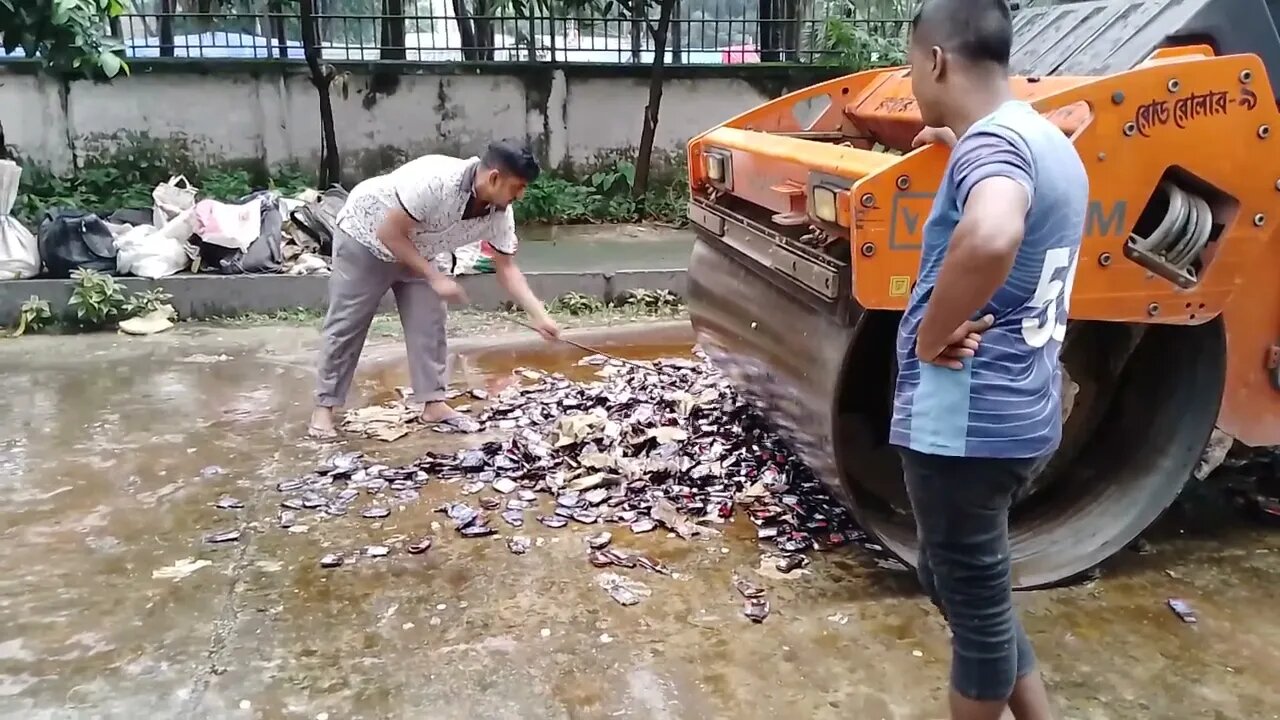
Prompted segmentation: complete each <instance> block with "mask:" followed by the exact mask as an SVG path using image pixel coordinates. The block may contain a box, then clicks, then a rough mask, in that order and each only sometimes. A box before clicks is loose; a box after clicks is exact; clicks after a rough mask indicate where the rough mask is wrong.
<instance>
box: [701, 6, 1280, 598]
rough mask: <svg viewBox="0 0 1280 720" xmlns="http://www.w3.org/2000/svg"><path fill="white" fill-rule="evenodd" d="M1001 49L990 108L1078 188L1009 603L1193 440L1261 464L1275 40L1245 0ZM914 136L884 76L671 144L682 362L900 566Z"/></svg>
mask: <svg viewBox="0 0 1280 720" xmlns="http://www.w3.org/2000/svg"><path fill="white" fill-rule="evenodd" d="M1275 5H1276V6H1277V8H1278V9H1280V3H1275ZM1014 36H1015V41H1014V52H1013V60H1012V67H1011V71H1012V73H1013V75H1014V77H1013V79H1012V80H1011V85H1012V90H1013V93H1014V95H1015V96H1016V97H1017V98H1019V99H1021V100H1024V101H1026V102H1028V103H1030V104H1031V105H1032V106H1033V107H1035V108H1036V109H1037V110H1038V111H1039V112H1041V113H1042V114H1044V115H1045V116H1046V117H1047V118H1049V119H1050V120H1051V121H1052V122H1053V123H1055V124H1056V125H1057V126H1058V127H1060V128H1061V129H1062V132H1063V133H1065V134H1066V135H1067V136H1068V137H1069V138H1070V139H1071V141H1072V142H1073V143H1074V144H1075V146H1076V148H1077V149H1078V151H1079V153H1080V157H1081V158H1082V159H1083V161H1084V164H1085V167H1086V168H1087V170H1088V173H1089V184H1090V203H1089V210H1088V218H1087V223H1086V229H1085V237H1084V240H1083V246H1082V249H1081V255H1080V258H1081V259H1080V261H1079V266H1078V269H1077V274H1076V277H1075V282H1074V289H1073V292H1072V294H1071V301H1070V312H1069V319H1068V321H1067V322H1066V327H1065V340H1064V344H1063V350H1062V356H1061V358H1062V365H1063V369H1064V371H1065V372H1064V373H1063V377H1064V383H1063V384H1064V387H1063V393H1064V403H1063V415H1064V430H1063V441H1062V444H1061V446H1060V447H1059V449H1058V450H1057V452H1056V454H1055V455H1054V457H1053V458H1052V460H1051V461H1050V462H1049V463H1048V464H1047V465H1046V466H1045V467H1044V469H1043V471H1042V472H1041V473H1040V474H1039V476H1038V477H1037V478H1036V479H1035V480H1034V481H1033V482H1032V483H1031V484H1030V485H1029V486H1028V487H1027V488H1026V489H1025V491H1024V492H1023V493H1022V494H1021V496H1020V497H1019V498H1018V499H1017V502H1016V504H1015V506H1014V509H1013V511H1012V516H1011V525H1010V535H1011V539H1012V542H1013V546H1012V552H1013V567H1014V581H1015V585H1016V586H1017V587H1019V588H1032V587H1040V586H1045V585H1051V584H1055V583H1059V582H1061V581H1064V580H1067V579H1069V578H1072V577H1074V576H1076V575H1078V574H1079V573H1081V572H1084V571H1087V570H1089V569H1090V568H1092V567H1093V566H1095V565H1096V564H1098V563H1099V562H1101V561H1102V560H1104V559H1106V558H1107V557H1109V556H1110V555H1112V554H1113V553H1115V552H1117V551H1118V550H1120V549H1121V548H1123V547H1124V546H1125V545H1127V544H1128V543H1129V542H1131V541H1132V540H1133V539H1134V538H1135V537H1136V536H1137V535H1138V534H1139V533H1140V532H1142V531H1143V530H1144V529H1145V528H1146V527H1147V526H1148V525H1150V524H1151V523H1152V522H1153V521H1155V520H1156V518H1157V517H1158V516H1159V515H1160V514H1161V513H1162V512H1163V511H1164V510H1165V509H1166V508H1168V507H1169V505H1170V504H1171V503H1172V502H1173V501H1174V499H1175V498H1176V497H1177V496H1178V494H1179V492H1180V491H1181V490H1182V488H1183V487H1184V485H1185V484H1186V483H1187V481H1188V479H1189V478H1190V477H1191V475H1192V473H1193V471H1194V470H1195V469H1196V466H1197V464H1198V463H1199V462H1200V460H1201V458H1202V455H1203V454H1204V452H1205V449H1206V446H1207V445H1208V443H1209V439H1210V437H1211V436H1212V435H1213V434H1214V432H1215V429H1216V430H1217V431H1218V436H1219V437H1223V438H1228V439H1229V440H1234V441H1236V442H1239V443H1242V444H1244V445H1247V446H1270V445H1278V444H1280V281H1278V280H1277V276H1278V275H1280V237H1278V234H1277V230H1278V229H1280V147H1278V146H1277V143H1280V114H1278V113H1277V106H1276V95H1277V86H1276V83H1277V82H1280V69H1278V68H1280V35H1277V31H1276V24H1275V20H1274V18H1273V17H1272V14H1271V12H1270V9H1269V3H1268V2H1265V1H1264V0H1138V1H1124V2H1118V1H1099V2H1079V3H1071V4H1066V5H1057V6H1052V7H1045V8H1034V9H1028V10H1023V11H1019V12H1017V13H1016V14H1015V17H1014ZM1269 70H1275V72H1269ZM922 126H923V125H922V122H921V119H920V114H919V112H918V109H917V107H916V102H915V99H914V98H913V96H912V92H911V78H910V76H909V72H908V70H907V68H905V67H902V68H888V69H881V70H872V71H867V72H860V73H855V74H852V75H847V76H845V77H841V78H837V79H834V80H830V81H828V82H824V83H821V84H819V85H815V86H813V87H810V88H807V89H804V90H801V91H798V92H794V93H791V94H789V95H786V96H784V97H781V98H778V99H777V100H774V101H771V102H769V103H766V104H764V105H762V106H760V107H757V108H755V109H753V110H750V111H748V112H746V113H743V114H742V115H739V116H738V117H735V118H733V119H731V120H729V121H728V122H726V123H724V124H723V125H720V126H718V127H716V128H714V129H712V130H709V131H708V132H706V133H703V134H702V135H699V136H697V137H696V138H694V139H693V140H691V141H690V143H689V147H688V152H689V175H690V178H689V179H690V188H691V196H690V202H689V210H688V212H689V219H690V221H691V223H692V226H693V227H694V228H695V229H696V231H697V234H698V239H697V242H696V243H695V246H694V250H693V253H692V256H691V258H690V266H689V290H688V293H689V307H690V313H691V319H692V324H693V326H694V330H695V332H696V335H697V338H698V341H699V343H700V345H701V347H702V348H703V350H704V351H705V352H706V353H707V354H708V356H710V358H711V359H712V360H713V362H715V363H716V364H717V365H718V366H719V367H720V368H721V370H722V371H723V372H725V373H726V375H728V376H729V377H730V378H731V379H732V380H733V382H734V383H735V384H736V385H737V387H738V388H739V389H740V390H741V391H742V392H743V393H744V394H745V395H746V396H747V397H749V398H750V399H751V400H752V401H753V402H755V403H756V404H757V405H759V406H760V407H761V408H762V409H763V410H764V411H765V412H766V414H767V415H768V416H769V417H770V418H771V419H772V420H773V421H774V423H775V425H776V426H777V429H778V431H779V432H780V433H781V434H782V435H783V436H784V437H785V438H786V439H787V440H788V441H789V442H790V443H791V445H792V446H793V448H794V449H795V450H796V452H797V453H799V454H800V455H801V456H802V457H803V458H804V460H805V461H806V462H807V463H808V464H809V465H810V466H811V467H812V468H813V470H814V471H815V472H816V473H817V474H818V475H819V476H820V477H821V478H822V479H823V481H824V482H825V483H826V484H827V485H828V486H829V487H830V488H831V490H832V491H833V492H834V493H835V494H836V496H837V497H838V498H840V499H841V501H842V502H844V503H845V504H846V505H847V506H848V507H850V508H851V509H852V510H853V512H854V514H855V515H856V517H857V518H858V520H859V521H860V522H861V524H862V526H863V528H864V529H865V530H867V531H868V532H870V533H872V534H874V535H875V536H877V537H878V538H879V539H880V540H881V541H882V542H883V543H884V544H885V545H886V546H887V547H889V548H891V549H892V550H893V551H894V552H895V553H897V554H898V555H899V556H901V557H902V558H903V559H904V560H906V561H908V562H913V561H914V559H915V555H916V544H915V529H914V526H913V524H912V520H911V514H910V507H909V505H908V502H907V497H906V492H905V489H904V486H903V483H902V471H901V467H900V465H899V461H898V456H897V453H896V451H895V450H894V448H892V447H891V446H890V445H889V444H888V437H889V423H890V417H891V412H892V403H893V388H894V378H895V372H896V369H895V359H894V343H895V335H896V332H897V326H898V321H899V318H900V315H901V312H902V310H903V309H904V308H905V306H906V302H907V298H908V295H909V294H910V292H911V288H912V286H913V283H914V280H915V275H916V272H917V267H918V263H919V250H920V245H921V229H922V226H923V224H924V220H925V219H926V217H927V216H928V214H929V210H930V204H931V202H932V198H933V194H934V192H935V191H936V189H937V186H938V183H939V180H940V178H941V176H942V174H943V170H944V167H945V165H946V162H947V157H948V155H947V153H948V150H947V149H946V148H944V147H940V146H926V147H922V148H919V149H913V148H912V147H911V142H912V139H913V138H914V137H915V135H916V133H917V132H918V131H919V130H920V129H921V128H922ZM1273 135H1274V137H1273ZM1056 315H1057V313H1048V316H1049V317H1055V316H1056Z"/></svg>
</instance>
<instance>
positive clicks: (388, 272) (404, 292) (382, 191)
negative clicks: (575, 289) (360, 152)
mask: <svg viewBox="0 0 1280 720" xmlns="http://www.w3.org/2000/svg"><path fill="white" fill-rule="evenodd" d="M538 173H539V168H538V162H537V160H535V159H534V157H533V155H532V154H531V153H530V152H529V151H528V150H527V149H525V148H521V147H516V146H514V145H511V144H509V143H506V142H497V143H493V144H491V145H490V146H489V148H488V150H486V151H485V154H484V157H483V158H474V157H473V158H471V159H468V160H462V159H458V158H453V157H448V156H445V155H425V156H423V157H420V158H418V159H416V160H413V161H411V162H408V163H406V164H404V165H402V166H400V167H399V168H397V169H396V170H394V171H392V172H390V173H388V174H386V175H380V176H378V177H375V178H370V179H368V180H365V181H364V182H362V183H360V184H359V185H356V187H355V189H354V190H352V191H351V195H350V196H349V197H348V198H347V202H346V204H345V205H344V206H343V207H342V210H341V211H340V212H339V213H338V218H337V225H338V232H337V233H335V236H334V240H333V272H332V275H331V276H330V278H329V311H328V313H327V314H326V315H325V319H324V330H323V334H324V340H323V345H322V347H321V351H320V366H319V370H318V372H317V375H318V377H317V382H316V407H315V410H314V411H313V412H312V414H311V424H310V427H309V428H308V432H309V434H310V435H311V436H312V437H319V438H328V437H333V436H334V435H335V434H336V428H335V424H334V408H335V407H338V406H340V405H342V404H343V403H344V402H345V401H346V398H347V391H348V389H349V388H350V387H351V379H352V377H353V376H354V375H355V370H356V362H357V361H358V360H359V359H360V351H361V350H362V349H363V348H364V341H365V337H366V336H367V335H368V333H369V325H370V324H371V323H372V322H373V317H374V314H375V313H376V312H377V310H378V304H379V302H381V300H382V297H383V296H384V295H385V294H386V292H387V290H391V291H392V292H393V293H394V294H395V298H396V309H397V310H398V311H399V313H400V323H401V325H402V326H403V327H404V340H405V346H406V348H407V349H408V351H409V377H410V379H411V380H412V382H413V395H414V397H415V398H416V399H418V400H421V401H423V402H425V405H424V406H423V409H422V421H423V422H425V423H428V424H435V425H443V426H446V427H448V428H449V429H452V430H457V431H461V432H474V431H475V430H477V429H478V425H477V424H476V422H475V421H474V420H472V419H471V418H468V417H466V416H465V415H463V414H461V413H459V412H457V411H456V410H454V409H453V408H451V407H449V405H448V404H447V403H445V401H444V398H445V384H446V372H447V365H446V363H447V361H448V347H447V344H446V337H445V301H449V302H456V303H465V302H466V301H467V298H466V294H465V293H464V292H463V291H462V287H461V286H459V285H458V283H457V282H455V281H454V280H453V279H452V278H450V277H449V276H448V275H445V274H444V273H443V272H441V271H440V270H439V269H437V268H436V267H435V265H434V263H432V261H431V258H433V257H435V256H436V255H438V254H440V253H443V252H448V251H451V250H454V249H456V248H459V247H462V246H463V245H468V244H470V243H473V242H476V241H478V240H479V241H483V246H484V248H485V250H487V251H490V252H491V253H492V254H493V255H494V259H493V265H494V273H495V274H496V276H497V279H498V284H500V285H502V287H503V289H505V290H506V291H507V293H508V294H510V295H511V297H512V299H514V300H515V301H516V303H517V304H519V305H520V307H522V308H524V311H525V312H526V313H528V314H529V317H530V320H531V321H532V325H533V327H534V328H536V329H537V330H538V332H539V333H541V334H542V336H543V337H545V338H546V339H547V340H554V339H556V338H558V337H559V336H560V329H559V328H558V327H556V323H555V321H554V320H552V319H551V317H550V316H548V315H547V312H546V309H545V308H543V306H542V303H541V302H539V301H538V298H536V297H534V295H533V292H532V291H530V290H529V285H528V283H526V282H525V279H524V275H523V274H522V273H521V272H520V268H518V267H516V263H515V253H516V244H517V241H516V225H515V218H514V216H513V215H512V212H511V203H513V202H515V201H516V200H518V199H519V198H520V197H521V196H522V195H523V194H524V189H525V187H526V186H528V184H529V183H531V182H533V181H534V179H536V178H537V177H538Z"/></svg>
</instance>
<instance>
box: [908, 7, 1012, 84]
mask: <svg viewBox="0 0 1280 720" xmlns="http://www.w3.org/2000/svg"><path fill="white" fill-rule="evenodd" d="M911 35H912V37H913V38H915V37H917V36H918V37H919V42H927V43H928V44H929V45H931V46H932V45H937V46H938V47H940V48H942V49H943V50H946V51H947V52H950V53H955V54H956V55H957V56H959V57H960V58H962V59H964V60H968V61H969V62H975V63H995V64H996V65H999V66H1000V67H1002V68H1008V67H1009V55H1010V54H1011V53H1012V52H1013V16H1012V13H1010V11H1009V3H1008V0H924V2H922V3H921V4H920V9H919V10H917V11H916V14H915V17H913V18H911Z"/></svg>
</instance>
